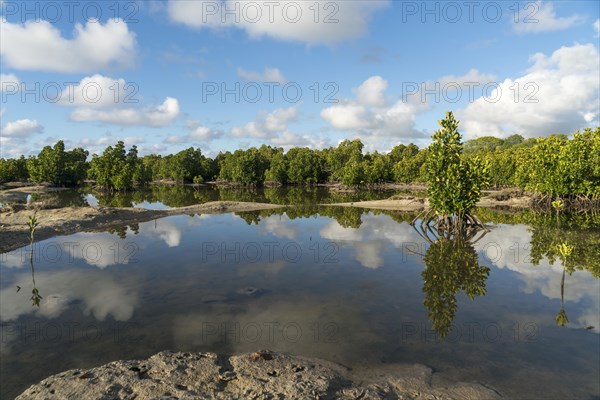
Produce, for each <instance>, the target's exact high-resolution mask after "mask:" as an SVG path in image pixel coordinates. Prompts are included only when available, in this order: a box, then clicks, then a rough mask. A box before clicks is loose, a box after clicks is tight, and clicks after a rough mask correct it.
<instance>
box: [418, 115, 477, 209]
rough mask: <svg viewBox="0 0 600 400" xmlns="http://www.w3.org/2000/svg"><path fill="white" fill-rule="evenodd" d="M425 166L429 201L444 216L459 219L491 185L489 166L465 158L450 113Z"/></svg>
mask: <svg viewBox="0 0 600 400" xmlns="http://www.w3.org/2000/svg"><path fill="white" fill-rule="evenodd" d="M439 124H440V126H441V127H442V129H440V130H438V131H437V132H435V134H434V135H433V143H432V144H431V145H430V146H429V149H428V152H429V156H428V159H427V163H426V168H427V181H428V183H429V188H428V194H429V202H430V204H431V207H432V209H433V210H435V211H436V213H438V214H439V215H441V217H443V218H445V217H448V216H457V217H458V219H459V220H461V219H463V218H464V216H465V215H466V214H467V213H469V212H470V210H471V209H472V208H473V207H475V204H476V203H477V201H479V199H480V198H481V188H482V186H485V185H487V184H488V167H487V165H486V164H485V163H484V162H483V161H481V160H480V159H479V158H478V157H474V158H469V159H466V158H463V157H462V140H461V139H462V137H461V135H460V133H459V132H458V121H456V120H455V119H454V115H453V114H452V113H451V112H448V113H447V114H446V118H445V119H443V120H442V121H439Z"/></svg>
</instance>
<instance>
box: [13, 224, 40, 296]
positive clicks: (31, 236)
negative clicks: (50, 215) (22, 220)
mask: <svg viewBox="0 0 600 400" xmlns="http://www.w3.org/2000/svg"><path fill="white" fill-rule="evenodd" d="M38 225H39V222H38V219H37V217H36V215H35V213H34V214H33V215H31V216H29V218H28V219H27V226H28V227H29V249H30V250H29V263H30V264H31V280H32V281H33V290H32V291H31V303H32V305H34V306H38V307H39V306H40V301H41V300H42V296H40V292H39V290H38V288H37V287H36V286H35V269H34V267H33V239H34V235H35V228H37V227H38ZM20 289H21V288H19V290H20ZM19 290H17V292H18V291H19Z"/></svg>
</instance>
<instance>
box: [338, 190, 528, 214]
mask: <svg viewBox="0 0 600 400" xmlns="http://www.w3.org/2000/svg"><path fill="white" fill-rule="evenodd" d="M329 205H332V206H341V207H360V208H370V209H377V210H397V211H423V210H428V209H429V208H430V207H429V200H428V199H426V198H423V197H413V196H394V197H392V198H389V199H385V200H370V201H356V202H353V203H335V204H329ZM530 206H531V197H530V196H527V195H521V196H516V197H508V198H502V199H501V200H498V195H497V194H492V195H489V196H486V197H484V198H482V199H481V200H480V201H479V202H478V203H477V207H486V208H497V207H502V208H511V209H515V210H520V209H524V208H528V207H530Z"/></svg>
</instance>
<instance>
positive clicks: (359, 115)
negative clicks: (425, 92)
mask: <svg viewBox="0 0 600 400" xmlns="http://www.w3.org/2000/svg"><path fill="white" fill-rule="evenodd" d="M387 86H388V84H387V81H385V80H384V79H383V78H382V77H380V76H373V77H370V78H369V79H367V80H366V81H364V82H363V83H362V84H361V85H360V86H359V87H358V88H355V89H354V92H355V93H356V95H357V98H356V100H354V99H345V100H343V101H342V102H341V103H340V104H335V105H333V106H330V107H327V108H324V109H323V110H321V118H323V119H324V120H325V121H326V122H328V123H329V124H330V125H331V126H332V127H333V128H334V129H337V130H340V131H346V132H351V133H352V134H355V135H361V136H363V137H364V136H376V137H382V136H387V137H395V138H398V137H404V138H419V137H422V136H423V133H422V132H420V131H418V130H417V129H415V118H416V116H417V114H419V113H420V112H422V111H424V110H425V109H427V104H426V103H421V102H418V101H413V100H414V98H410V99H408V101H404V100H398V101H396V102H395V103H393V104H388V102H387V100H386V96H385V90H386V89H387ZM361 139H362V137H361Z"/></svg>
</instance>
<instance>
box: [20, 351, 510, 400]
mask: <svg viewBox="0 0 600 400" xmlns="http://www.w3.org/2000/svg"><path fill="white" fill-rule="evenodd" d="M501 398H503V397H502V396H501V395H500V394H499V393H498V392H496V391H495V390H494V389H492V388H489V387H486V386H484V385H481V384H478V383H462V382H461V383H456V382H447V381H444V379H442V378H440V377H438V376H437V374H435V373H433V371H432V370H431V369H430V368H428V367H426V366H424V365H418V364H415V365H385V366H383V367H382V368H381V369H379V368H378V369H372V368H369V369H367V368H365V369H364V370H351V369H349V368H346V367H343V366H341V365H338V364H335V363H331V362H328V361H324V360H319V359H313V358H304V357H298V356H290V355H284V354H279V353H272V352H269V351H258V352H255V353H249V354H241V355H235V356H223V355H217V354H214V353H174V352H170V351H164V352H160V353H157V354H155V355H153V356H152V357H150V358H148V359H146V360H135V361H115V362H112V363H109V364H106V365H103V366H101V367H97V368H92V369H86V370H82V369H76V370H70V371H66V372H62V373H59V374H57V375H53V376H51V377H49V378H46V379H44V380H43V381H41V382H40V383H38V384H35V385H33V386H31V387H30V388H28V389H27V390H25V391H24V392H23V393H22V394H21V395H19V396H18V397H17V399H20V400H24V399H40V400H41V399H80V400H87V399H415V400H417V399H418V400H425V399H430V400H434V399H439V400H441V399H448V400H450V399H457V400H468V399H473V400H483V399H485V400H492V399H501Z"/></svg>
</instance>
